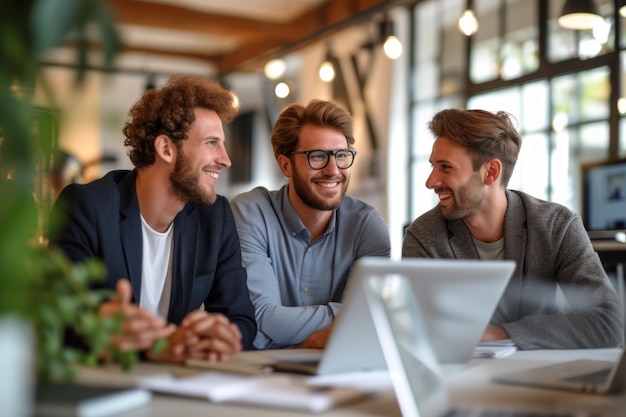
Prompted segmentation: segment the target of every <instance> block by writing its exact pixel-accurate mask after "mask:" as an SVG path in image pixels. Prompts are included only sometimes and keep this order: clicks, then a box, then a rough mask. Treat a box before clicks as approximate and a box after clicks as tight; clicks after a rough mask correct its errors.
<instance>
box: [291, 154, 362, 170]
mask: <svg viewBox="0 0 626 417" xmlns="http://www.w3.org/2000/svg"><path fill="white" fill-rule="evenodd" d="M297 154H302V155H306V157H307V160H308V161H309V166H310V167H311V168H313V169H324V168H326V165H328V161H329V160H330V157H331V155H332V156H334V157H335V163H336V164H337V168H339V169H347V168H350V167H351V166H352V163H353V162H354V156H355V155H356V151H355V150H352V149H335V150H332V151H325V150H323V149H313V150H310V151H298V152H291V155H297Z"/></svg>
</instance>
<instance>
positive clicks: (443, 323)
mask: <svg viewBox="0 0 626 417" xmlns="http://www.w3.org/2000/svg"><path fill="white" fill-rule="evenodd" d="M514 269H515V262H513V261H479V260H458V259H422V258H420V259H418V258H407V259H402V260H391V259H389V258H382V257H364V258H361V259H359V260H358V261H357V262H356V263H355V265H354V266H353V268H352V271H351V273H350V279H349V283H348V288H346V292H345V295H344V300H343V307H342V310H341V313H340V314H339V315H338V317H337V318H336V319H335V325H334V329H333V331H332V334H331V335H330V337H329V339H328V343H327V345H326V348H325V349H324V351H323V352H322V353H321V358H319V362H312V363H309V364H302V363H296V361H292V360H290V358H288V357H286V356H289V355H297V356H299V357H302V356H303V354H304V353H305V352H298V349H296V350H295V351H296V352H293V351H291V352H285V353H286V354H287V355H283V354H281V352H276V351H275V352H274V353H273V355H275V356H274V358H275V359H278V361H279V364H277V369H279V370H283V371H284V370H296V371H297V370H300V371H302V372H307V373H311V374H317V375H331V374H340V373H350V372H361V371H376V370H384V369H386V363H385V358H384V356H383V353H382V350H381V346H380V343H379V342H378V337H377V336H376V330H375V329H374V324H373V322H372V319H371V315H370V313H369V310H368V307H367V302H366V299H365V294H364V292H363V291H364V290H363V286H362V285H361V281H363V280H365V279H366V278H368V277H382V276H402V277H406V279H407V282H409V290H410V291H411V293H412V294H413V295H414V297H415V299H416V300H417V303H418V304H419V307H420V310H421V311H422V312H423V313H424V314H425V315H426V323H427V326H426V333H427V335H428V337H429V339H430V340H431V341H432V343H433V346H434V351H435V356H436V359H437V361H438V362H439V363H443V364H463V363H466V362H468V361H469V360H470V358H471V357H472V353H473V351H474V348H475V347H476V344H477V343H478V342H479V340H480V337H481V335H482V334H483V332H484V330H485V327H486V326H487V324H488V323H489V319H490V318H491V316H492V314H493V311H494V310H495V307H496V305H497V304H498V301H499V300H500V297H501V295H502V293H503V292H504V289H505V287H506V285H507V283H508V281H509V279H510V277H511V275H512V273H513V270H514ZM285 361H286V362H287V363H285ZM283 365H284V366H283Z"/></svg>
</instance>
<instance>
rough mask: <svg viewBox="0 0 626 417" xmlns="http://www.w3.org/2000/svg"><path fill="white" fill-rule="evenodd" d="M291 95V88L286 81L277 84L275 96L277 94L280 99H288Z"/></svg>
mask: <svg viewBox="0 0 626 417" xmlns="http://www.w3.org/2000/svg"><path fill="white" fill-rule="evenodd" d="M289 93H291V88H290V87H289V84H288V83H287V82H285V81H281V82H279V83H278V84H276V87H274V94H276V97H278V98H286V97H287V96H289Z"/></svg>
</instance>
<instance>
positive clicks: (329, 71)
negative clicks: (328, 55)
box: [319, 60, 335, 83]
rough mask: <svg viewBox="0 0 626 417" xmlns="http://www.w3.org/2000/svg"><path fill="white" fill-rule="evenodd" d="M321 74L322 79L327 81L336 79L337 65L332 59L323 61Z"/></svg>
mask: <svg viewBox="0 0 626 417" xmlns="http://www.w3.org/2000/svg"><path fill="white" fill-rule="evenodd" d="M319 75H320V80H322V81H324V82H325V83H329V82H331V81H332V80H334V79H335V66H334V65H333V63H332V62H331V61H330V60H325V61H324V62H322V65H320V71H319Z"/></svg>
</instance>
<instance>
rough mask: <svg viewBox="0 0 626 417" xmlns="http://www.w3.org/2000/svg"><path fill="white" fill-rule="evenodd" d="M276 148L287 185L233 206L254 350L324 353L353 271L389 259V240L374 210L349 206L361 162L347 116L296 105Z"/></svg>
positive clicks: (335, 109) (315, 104) (281, 126)
mask: <svg viewBox="0 0 626 417" xmlns="http://www.w3.org/2000/svg"><path fill="white" fill-rule="evenodd" d="M271 140H272V146H273V148H274V155H275V156H276V161H277V162H278V166H279V168H280V170H281V172H282V173H283V175H284V176H285V177H286V178H287V179H288V183H287V184H286V185H284V186H283V187H282V188H281V189H279V190H275V191H269V190H267V189H266V188H263V187H257V188H255V189H253V190H251V191H249V192H246V193H243V194H240V195H238V196H236V197H235V198H233V199H232V200H231V205H232V208H233V213H234V215H235V223H236V224H237V232H238V234H239V239H240V242H241V251H242V257H243V263H244V266H245V267H246V269H247V272H248V289H249V291H250V297H251V299H252V302H253V304H254V306H255V309H256V319H257V322H258V332H257V336H256V338H255V340H254V347H255V348H257V349H270V348H281V347H295V346H298V347H317V348H322V347H324V346H325V344H326V339H327V337H328V334H329V333H330V329H331V327H332V326H331V324H332V322H333V319H334V318H335V316H336V315H337V314H338V313H339V311H340V309H341V298H342V295H343V291H344V288H345V287H346V282H347V279H348V274H349V271H350V268H351V267H352V264H353V263H354V262H355V261H356V260H357V259H359V258H360V257H362V256H385V257H388V256H389V254H390V243H389V232H388V230H387V225H386V223H385V221H384V220H383V218H382V217H381V215H380V214H379V213H378V212H376V210H374V208H372V207H371V206H369V205H367V204H365V203H364V202H362V201H360V200H357V199H356V198H353V197H350V196H346V190H347V188H348V183H349V181H350V167H351V166H352V164H353V162H354V158H355V156H356V151H355V150H354V149H352V145H354V141H355V140H354V136H353V122H352V117H351V116H350V115H349V114H348V112H346V111H345V110H344V109H342V108H341V107H339V106H337V105H336V104H334V103H332V102H328V101H323V100H313V101H311V102H310V103H309V104H308V105H307V106H303V105H300V104H292V105H290V106H288V107H286V108H285V109H284V110H283V111H282V113H281V114H280V116H279V117H278V120H277V121H276V124H275V126H274V131H273V132H272V138H271Z"/></svg>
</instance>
